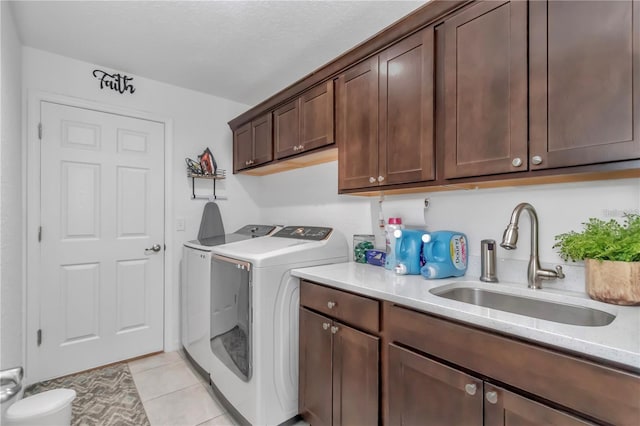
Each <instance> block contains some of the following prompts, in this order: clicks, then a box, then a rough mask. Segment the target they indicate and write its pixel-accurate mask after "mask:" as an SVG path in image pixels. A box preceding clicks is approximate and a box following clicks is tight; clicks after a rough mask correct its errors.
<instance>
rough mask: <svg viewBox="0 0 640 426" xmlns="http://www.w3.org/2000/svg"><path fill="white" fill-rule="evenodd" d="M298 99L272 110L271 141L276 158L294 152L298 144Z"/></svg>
mask: <svg viewBox="0 0 640 426" xmlns="http://www.w3.org/2000/svg"><path fill="white" fill-rule="evenodd" d="M299 113H300V108H299V100H298V99H296V100H295V101H291V102H289V103H288V104H286V105H284V106H282V107H280V108H278V109H277V110H275V111H274V112H273V143H274V150H275V157H276V159H279V158H284V157H288V156H290V155H293V154H296V153H297V151H298V145H300V119H299Z"/></svg>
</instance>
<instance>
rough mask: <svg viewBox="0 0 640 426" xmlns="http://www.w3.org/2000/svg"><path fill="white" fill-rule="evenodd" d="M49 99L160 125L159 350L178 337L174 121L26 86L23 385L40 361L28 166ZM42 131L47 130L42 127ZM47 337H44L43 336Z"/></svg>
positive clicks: (34, 181) (35, 222)
mask: <svg viewBox="0 0 640 426" xmlns="http://www.w3.org/2000/svg"><path fill="white" fill-rule="evenodd" d="M42 102H51V103H57V104H61V105H66V106H70V107H76V108H84V109H90V110H94V111H98V112H104V113H109V114H117V115H123V116H127V117H132V118H138V119H143V120H149V121H155V122H158V123H161V124H163V125H164V245H165V250H164V280H163V294H164V306H163V349H164V350H167V348H168V347H171V345H172V343H171V342H172V341H174V340H175V341H177V340H178V339H179V336H173V335H172V332H171V331H172V329H173V327H171V322H172V320H173V319H175V318H179V312H178V311H176V312H174V311H175V309H173V306H172V303H171V302H172V300H173V299H172V296H173V293H174V292H173V291H172V286H171V285H168V284H170V282H171V281H170V280H171V279H172V277H173V269H174V266H173V262H172V259H173V234H172V232H171V231H172V227H171V226H170V224H172V223H173V209H172V204H171V200H173V193H172V192H173V190H172V183H173V182H172V176H173V167H172V164H173V161H172V160H173V119H172V118H170V117H167V116H163V115H161V114H156V113H151V112H146V111H140V110H136V109H130V108H125V107H120V106H116V105H110V104H105V103H102V102H95V101H91V100H86V99H81V98H75V97H72V96H66V95H59V94H55V93H50V92H46V91H41V90H28V92H27V104H26V106H25V112H26V120H24V121H23V123H24V125H25V126H26V128H25V129H24V132H23V135H24V136H23V140H24V144H23V155H22V158H23V161H22V188H23V194H25V197H24V201H23V206H22V209H23V217H24V218H26V220H25V221H24V223H23V236H24V239H23V241H24V242H25V248H24V250H23V255H24V261H23V268H24V279H23V293H22V294H23V354H24V355H23V365H24V366H25V384H26V385H29V384H31V381H30V375H29V373H30V372H31V371H34V370H33V368H34V365H36V363H38V362H40V359H39V357H40V354H39V351H38V346H37V342H36V333H37V331H38V329H39V328H40V272H41V268H42V263H41V258H40V249H39V242H38V228H39V226H40V195H41V187H40V172H41V170H40V167H32V168H31V169H30V168H29V165H30V164H35V165H38V166H39V165H40V159H41V151H40V139H39V136H38V124H39V123H40V118H41V117H40V104H41V103H42ZM45 131H46V129H45ZM44 338H46V336H45V337H44Z"/></svg>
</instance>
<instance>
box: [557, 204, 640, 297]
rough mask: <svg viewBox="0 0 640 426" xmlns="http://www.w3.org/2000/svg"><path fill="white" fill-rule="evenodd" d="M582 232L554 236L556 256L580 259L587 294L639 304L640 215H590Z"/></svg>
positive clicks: (573, 259) (574, 259) (565, 258)
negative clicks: (606, 219) (583, 263)
mask: <svg viewBox="0 0 640 426" xmlns="http://www.w3.org/2000/svg"><path fill="white" fill-rule="evenodd" d="M583 227H584V230H583V231H582V232H575V231H571V232H567V233H564V234H560V235H556V237H555V238H556V243H555V244H554V246H553V247H554V248H557V249H558V252H559V254H560V257H562V258H563V259H564V260H568V259H571V260H572V261H574V262H575V261H578V260H584V262H585V278H586V288H587V293H588V294H589V296H590V297H591V298H593V299H596V300H600V301H603V302H607V303H614V304H618V305H640V215H638V214H625V216H624V220H623V222H622V223H620V222H618V221H617V220H615V219H611V220H609V221H604V220H601V219H596V218H590V219H589V221H588V222H586V223H583Z"/></svg>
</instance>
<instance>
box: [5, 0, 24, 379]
mask: <svg viewBox="0 0 640 426" xmlns="http://www.w3.org/2000/svg"><path fill="white" fill-rule="evenodd" d="M0 15H1V18H2V27H1V28H2V34H1V35H0V38H1V39H2V43H1V44H2V49H1V50H0V52H1V53H0V62H1V63H2V67H1V68H2V70H1V72H0V73H1V76H2V78H1V83H0V84H1V86H2V114H1V115H2V118H1V120H0V124H1V126H0V127H1V128H2V144H1V145H0V162H1V163H2V167H1V168H0V194H1V196H0V290H1V291H0V313H1V316H0V336H2V342H1V343H0V369H6V368H10V367H15V366H22V365H24V362H23V361H24V353H23V325H24V323H23V315H22V313H23V297H22V294H23V275H24V274H23V263H22V261H23V247H24V246H23V244H22V202H23V196H22V178H21V176H22V135H21V129H22V126H21V115H22V108H21V105H22V99H21V87H22V83H21V75H22V67H21V66H22V58H21V55H22V53H21V48H20V40H19V38H18V34H17V32H16V27H15V24H14V21H13V16H12V11H11V8H10V7H9V3H7V2H4V1H3V2H0Z"/></svg>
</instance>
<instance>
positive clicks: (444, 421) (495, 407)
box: [389, 344, 592, 426]
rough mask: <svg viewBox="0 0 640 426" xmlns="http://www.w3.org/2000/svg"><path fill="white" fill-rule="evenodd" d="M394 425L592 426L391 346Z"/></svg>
mask: <svg viewBox="0 0 640 426" xmlns="http://www.w3.org/2000/svg"><path fill="white" fill-rule="evenodd" d="M389 424H390V425H405V426H410V425H425V424H429V425H467V426H473V425H478V426H481V425H487V426H498V425H532V426H533V425H542V424H544V425H563V426H564V425H566V426H573V425H588V424H592V423H588V422H586V421H583V420H580V419H578V418H576V417H573V416H571V415H569V414H567V413H564V412H562V411H558V410H556V409H553V408H551V407H549V406H546V405H543V404H540V403H538V402H535V401H532V400H530V399H527V398H525V397H523V396H520V395H518V394H516V393H513V392H510V391H508V390H506V389H503V388H501V387H498V386H495V385H492V384H490V383H488V382H485V381H483V380H482V379H479V378H477V377H474V376H472V375H469V374H467V373H464V372H462V371H460V370H457V369H455V368H452V367H448V366H446V365H444V364H441V363H439V362H437V361H434V360H432V359H429V358H427V357H425V356H422V355H420V354H418V353H415V352H412V351H410V350H407V349H404V348H401V347H399V346H396V345H394V344H390V345H389Z"/></svg>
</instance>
